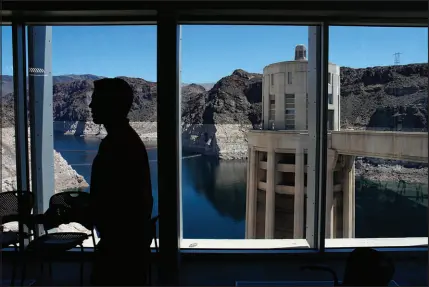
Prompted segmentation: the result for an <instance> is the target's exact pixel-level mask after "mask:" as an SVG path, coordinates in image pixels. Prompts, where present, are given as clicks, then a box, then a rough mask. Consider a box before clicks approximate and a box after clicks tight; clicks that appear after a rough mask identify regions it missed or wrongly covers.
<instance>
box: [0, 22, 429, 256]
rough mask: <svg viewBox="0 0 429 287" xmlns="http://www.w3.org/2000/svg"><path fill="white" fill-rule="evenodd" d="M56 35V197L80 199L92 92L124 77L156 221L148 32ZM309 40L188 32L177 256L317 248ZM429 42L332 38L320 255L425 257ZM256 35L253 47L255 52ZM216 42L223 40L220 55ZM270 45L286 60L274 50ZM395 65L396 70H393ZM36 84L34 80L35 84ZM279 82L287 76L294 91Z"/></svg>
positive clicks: (386, 33) (5, 105)
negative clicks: (341, 251)
mask: <svg viewBox="0 0 429 287" xmlns="http://www.w3.org/2000/svg"><path fill="white" fill-rule="evenodd" d="M2 29H3V30H2V32H3V33H2V48H3V49H2V59H3V61H2V70H3V72H5V73H8V72H7V71H10V74H12V70H11V67H12V52H11V51H12V49H11V44H7V43H8V42H7V41H9V43H11V40H10V39H9V37H10V38H11V36H10V35H11V34H10V33H9V32H8V29H10V27H4V28H3V27H2ZM52 31H53V32H52V33H53V37H52V39H53V41H52V53H51V54H49V57H52V58H51V59H52V75H53V77H52V99H53V100H52V109H53V110H52V116H53V117H52V119H53V131H54V132H53V148H54V179H55V185H54V187H53V192H61V191H65V190H83V191H85V192H89V190H90V184H91V182H90V179H91V164H92V161H93V159H94V157H95V155H96V153H97V150H98V147H99V145H100V142H101V140H102V139H103V138H104V137H105V136H106V130H105V129H104V128H103V127H102V126H99V125H97V124H95V123H94V122H93V120H92V118H91V114H90V112H89V107H88V104H89V103H90V101H91V95H92V91H93V82H94V80H96V79H101V78H103V77H121V78H122V79H124V80H125V81H127V82H128V83H129V84H130V85H131V87H132V88H133V91H134V94H135V100H134V102H133V105H132V109H131V112H130V114H129V115H128V116H129V119H130V122H131V125H132V127H133V128H134V129H135V130H136V132H137V133H138V135H139V136H140V137H141V138H142V140H143V141H144V142H145V144H146V147H147V148H148V152H149V161H150V168H151V179H152V188H153V195H154V211H153V214H154V215H155V214H157V213H158V208H157V203H158V200H157V184H158V181H157V180H158V176H157V154H156V148H157V118H156V107H157V84H156V70H157V68H156V55H157V54H156V53H157V51H156V50H157V46H156V27H155V26H102V27H97V26H90V27H84V26H78V27H73V26H67V27H65V26H55V27H53V28H52ZM308 31H309V27H303V26H296V27H295V26H279V27H274V26H219V25H216V26H208V25H207V26H197V25H190V26H182V42H181V43H182V49H181V52H182V55H181V57H182V58H181V68H182V74H181V80H182V82H181V83H180V84H181V99H182V102H181V109H182V110H181V123H180V124H181V128H182V150H183V154H182V159H181V161H182V189H181V190H182V194H181V204H182V210H181V211H182V212H181V214H179V216H180V217H181V221H180V222H181V228H182V232H181V234H182V238H181V248H215V249H228V248H231V249H240V248H247V249H258V248H268V249H269V248H292V247H293V248H309V247H310V246H313V245H314V244H313V243H314V242H312V239H310V238H316V237H317V234H313V233H314V231H315V230H316V228H315V226H316V225H317V224H318V222H317V221H316V219H317V216H316V214H317V212H318V211H317V210H316V209H317V206H316V205H315V204H313V203H315V201H314V199H315V198H316V192H318V191H316V190H315V188H314V186H313V185H314V182H315V181H314V179H315V174H316V172H318V171H319V167H320V166H316V164H317V161H315V160H314V159H315V158H316V154H315V152H314V150H313V149H312V148H311V146H310V145H309V142H311V141H312V139H313V138H316V137H312V135H314V134H315V131H314V130H313V129H314V127H315V126H316V124H315V122H318V121H319V119H316V117H315V114H316V113H314V111H315V108H314V107H315V104H314V103H315V102H316V99H317V98H316V97H320V96H321V94H320V92H321V91H319V89H318V88H315V87H316V84H317V83H318V82H317V79H316V78H317V77H318V76H321V75H320V74H317V73H318V72H317V69H316V68H314V67H316V66H318V65H316V64H315V62H316V60H315V57H316V55H320V54H321V53H316V49H320V48H321V47H317V46H316V43H318V42H317V41H315V40H314V39H316V38H317V37H315V36H314V35H312V34H311V35H310V34H309V32H308ZM427 32H428V31H427V28H369V27H330V36H329V39H330V42H329V75H326V76H327V77H326V83H324V84H326V86H328V99H327V100H328V101H329V104H330V105H329V108H328V109H329V110H328V111H325V112H327V120H328V121H327V125H328V126H327V127H328V130H330V132H329V134H328V143H329V148H328V150H327V162H322V164H326V165H327V180H326V199H325V200H326V214H325V219H326V221H324V222H321V223H322V224H324V225H325V236H326V239H327V240H326V242H325V243H326V247H343V246H351V245H359V244H360V242H361V241H359V240H360V239H362V242H367V241H365V240H366V239H368V238H372V239H374V240H373V241H372V242H373V244H374V245H377V246H389V245H390V246H391V245H405V246H409V245H424V244H427V216H426V214H427V204H428V191H427V190H428V182H427V176H428V174H427V168H428V167H427V152H426V153H425V149H426V145H427V121H426V119H427V81H428V68H427ZM8 33H9V34H8ZM255 33H257V34H258V35H260V36H261V37H262V39H260V41H258V43H256V44H255V41H254V35H255ZM8 35H9V36H8ZM216 35H217V36H216ZM291 35H293V37H291ZM350 35H353V37H351V36H350ZM390 35H396V36H392V37H390ZM397 35H402V36H403V37H404V39H407V41H401V43H402V42H407V43H414V44H413V45H411V46H410V45H402V44H398V42H397V41H395V42H394V43H393V42H392V43H390V42H389V41H390V40H389V41H386V39H394V38H395V37H396V38H397ZM214 37H215V38H216V39H221V40H219V41H217V42H215V43H214V42H213V41H211V39H213V38H214ZM279 39H281V40H280V41H281V42H280V43H279V42H278V41H279ZM310 39H312V40H310ZM392 41H393V40H392ZM273 42H276V43H278V45H276V47H277V46H281V47H289V48H290V50H288V51H286V52H285V50H284V49H281V50H278V49H275V48H273V45H272V43H273ZM299 43H305V44H304V46H306V47H307V49H308V59H299V61H294V58H293V56H294V55H295V54H296V47H297V44H299ZM245 44H247V47H248V48H247V49H245V50H243V49H242V47H243V45H245ZM8 46H10V50H8ZM299 46H300V48H302V45H299ZM225 47H227V49H226V48H225ZM356 47H361V48H359V49H356ZM362 47H363V48H362ZM364 47H371V48H368V50H366V49H365V48H364ZM8 51H9V52H8ZM237 51H240V53H237ZM261 51H262V52H261ZM374 51H383V53H382V54H379V55H377V54H374ZM398 51H400V52H401V54H400V55H401V59H400V61H401V62H400V63H399V64H398V63H397V62H395V63H393V54H395V53H397V52H398ZM319 52H320V50H319ZM8 54H10V55H9V56H8ZM255 55H259V56H258V57H255ZM389 55H392V56H389ZM8 57H9V59H10V60H8ZM318 60H323V59H318ZM395 61H397V59H396V60H395ZM324 62H327V61H324ZM202 65H204V66H205V67H210V69H201V66H202ZM310 65H314V67H312V68H310V67H309V66H310ZM35 68H37V69H35ZM313 68H314V69H313ZM324 70H325V69H321V71H324ZM29 71H30V75H29V77H30V78H31V76H32V75H31V73H33V74H34V73H38V72H39V69H38V67H32V66H30V68H29ZM287 71H293V76H294V79H293V84H291V83H292V82H290V81H289V79H291V77H289V76H290V75H289V73H291V72H287ZM319 72H320V71H319ZM286 73H287V74H286ZM274 75H277V76H276V80H275V81H274ZM8 76H9V75H8V74H7V75H4V76H2V95H1V96H2V107H1V108H2V112H3V115H6V117H5V116H3V118H2V158H3V161H2V190H7V188H15V187H14V185H13V184H14V183H13V180H15V185H16V175H13V169H14V165H15V162H14V160H15V158H14V149H15V145H14V144H13V140H14V135H13V133H14V129H13V124H14V123H13V122H14V119H13V117H14V113H13V96H14V95H13V84H8V83H9V82H8V79H10V83H12V79H11V77H10V78H8ZM33 76H34V75H33ZM316 76H317V77H316ZM323 78H325V77H323ZM48 82H49V81H48ZM328 83H329V84H328ZM30 86H31V85H30ZM8 87H12V90H11V89H10V88H9V90H8ZM38 87H39V89H40V87H41V86H38ZM40 90H42V89H40ZM40 92H41V91H40ZM43 93H46V89H43ZM275 95H277V98H275ZM279 95H284V96H279ZM334 99H335V101H334ZM276 107H277V111H278V113H279V114H278V116H280V118H279V117H277V118H278V119H277V120H278V121H280V123H279V125H278V126H277V129H278V130H276V129H275V125H274V124H275V122H276ZM282 107H284V123H282V122H281V121H282V120H283V119H281V118H282V117H283V116H281V115H280V114H282V113H283V112H282ZM311 121H312V122H311ZM263 123H265V124H263ZM255 126H262V129H259V130H254V129H253V127H255ZM283 127H284V128H283ZM8 129H9V130H10V132H8V131H9V130H8ZM283 129H286V131H285V130H283ZM305 129H307V130H310V131H307V132H306V131H303V130H305ZM8 137H9V138H10V140H9V138H8ZM40 142H42V141H40ZM422 147H424V148H422ZM312 153H313V154H312ZM5 159H6V160H8V162H5ZM310 159H311V160H310ZM39 161H41V160H39ZM117 168H118V169H120V168H121V167H117ZM15 174H16V172H15ZM310 180H311V181H310ZM307 182H308V183H307ZM5 187H6V189H4V188H5ZM123 196H126V191H124V194H123ZM166 212H167V213H166V215H165V216H168V211H166ZM309 215H310V216H312V218H310V217H309ZM313 215H314V216H313ZM313 217H314V218H313ZM319 220H322V219H321V218H319ZM81 228H83V227H79V226H76V225H74V224H71V225H68V226H63V227H61V229H62V230H80V229H81ZM118 228H120V227H118ZM350 238H354V239H355V241H353V242H352V241H349V240H348V239H350ZM386 238H390V239H389V240H386ZM392 238H393V239H392ZM395 238H396V239H397V240H396V239H395ZM406 238H408V239H406ZM410 238H412V239H410ZM252 239H265V240H258V241H256V240H252ZM271 239H283V240H281V241H275V242H274V241H273V240H271ZM86 244H87V246H91V244H92V243H91V242H90V241H88V242H87V243H86ZM274 244H276V245H274ZM362 244H363V243H362Z"/></svg>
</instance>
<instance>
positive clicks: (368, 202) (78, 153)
mask: <svg viewBox="0 0 429 287" xmlns="http://www.w3.org/2000/svg"><path fill="white" fill-rule="evenodd" d="M99 144H100V139H99V138H96V137H85V138H84V137H76V136H69V135H63V134H58V133H56V134H55V137H54V148H55V149H56V150H57V151H58V152H60V153H61V155H62V156H63V157H64V158H65V159H66V160H67V162H68V163H69V164H70V165H71V166H72V167H73V168H74V169H75V170H76V171H77V172H78V173H79V174H80V175H82V176H83V177H84V178H85V180H86V181H87V182H88V183H90V179H91V164H92V161H93V159H94V157H95V155H96V153H97V150H98V146H99ZM147 148H148V155H149V161H150V168H151V179H152V188H153V196H154V214H156V213H157V212H158V206H157V204H158V173H157V151H156V147H155V146H147ZM119 168H121V167H118V169H119ZM166 180H168V179H166ZM358 186H361V183H360V182H359V179H358V178H357V179H356V187H358ZM415 189H416V188H415V186H413V185H412V184H408V185H407V189H406V192H405V194H401V195H399V194H398V193H397V192H396V183H394V182H389V183H388V185H387V189H386V186H385V185H383V186H379V185H377V184H376V183H372V184H369V185H365V187H364V188H361V189H359V190H356V208H355V210H356V211H355V212H356V232H355V235H356V237H366V238H371V237H426V236H427V234H428V227H427V226H428V221H427V206H428V203H427V185H425V186H423V192H424V194H425V195H426V197H425V199H424V200H423V201H418V200H415V198H414V197H415ZM123 192H124V193H125V192H126V190H124V191H123ZM182 207H183V212H182V214H183V237H184V238H190V239H200V238H201V239H244V237H245V214H246V161H245V160H232V161H218V160H216V159H213V158H209V157H205V156H202V155H199V154H189V153H183V157H182ZM291 220H293V219H292V218H291Z"/></svg>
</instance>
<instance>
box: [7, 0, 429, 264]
mask: <svg viewBox="0 0 429 287" xmlns="http://www.w3.org/2000/svg"><path fill="white" fill-rule="evenodd" d="M9 2H13V1H9ZM413 3H414V2H413ZM12 4H15V8H14V6H13V5H12V6H7V5H10V3H8V2H6V3H5V4H3V5H4V6H6V7H4V10H3V12H1V13H2V14H3V15H5V17H4V20H5V21H4V24H7V23H8V22H9V23H12V22H13V24H16V23H22V24H25V25H27V24H38V25H43V24H44V25H64V24H66V25H70V24H73V25H85V24H90V25H94V24H96V23H98V24H104V25H106V22H107V23H108V24H107V25H110V24H112V20H115V21H116V23H124V24H130V23H132V24H139V23H142V24H155V25H158V27H159V25H162V24H163V23H167V21H168V19H166V18H162V17H157V16H156V13H155V15H153V14H151V13H150V15H149V14H146V15H145V17H146V18H145V19H147V21H146V22H144V21H142V15H140V14H139V15H137V14H138V13H132V11H128V12H125V13H122V15H120V16H118V15H117V14H116V15H115V13H114V12H113V11H111V12H110V13H104V15H101V16H100V15H97V13H93V14H91V13H88V14H86V16H84V17H81V18H79V22H78V21H76V19H78V18H76V13H75V14H74V15H73V12H76V11H69V13H67V12H66V13H64V12H63V14H62V15H60V14H59V13H57V14H56V13H55V11H53V12H52V11H51V13H44V12H43V11H40V10H43V7H42V8H40V7H39V11H36V12H35V13H33V14H23V15H20V16H19V17H20V18H17V16H16V14H13V13H12V14H10V15H9V14H7V12H8V10H18V8H17V6H16V5H17V3H15V2H14V3H12ZM62 4H63V3H62ZM106 4H107V3H103V5H106ZM247 4H248V5H251V4H250V3H247ZM287 4H288V5H290V4H289V3H287ZM371 4H373V3H371ZM20 5H22V3H20ZM71 5H74V4H71ZM85 5H88V4H85ZM90 5H93V4H90ZM110 5H111V4H109V7H110ZM120 5H123V4H120ZM127 5H129V4H127ZM153 5H155V4H153ZM163 5H166V4H163ZM193 5H198V4H195V3H194V4H193ZM225 5H226V4H225ZM361 5H365V4H362V3H359V6H361ZM22 6H26V5H22ZM54 6H55V4H54ZM299 6H300V7H301V8H300V9H304V8H303V7H302V5H299ZM392 6H394V7H396V6H395V4H392V5H390V7H387V8H386V9H391V10H392V11H393V10H394V11H393V12H392V11H389V13H387V12H386V13H385V11H383V10H381V12H380V11H378V10H377V11H373V10H372V9H373V8H374V7H375V5H371V9H368V10H365V9H364V10H365V12H366V13H369V14H370V15H372V16H369V17H362V16H365V14H364V15H360V16H359V13H364V12H356V13H355V15H353V16H352V17H351V16H350V15H348V16H346V17H341V16H340V17H334V16H329V15H325V14H324V15H322V16H317V17H316V16H311V15H304V16H295V18H289V19H290V20H291V22H285V21H284V17H285V15H291V16H293V15H294V14H295V12H296V11H292V12H291V11H289V12H290V13H289V14H288V11H287V10H286V9H287V8H285V9H284V10H285V11H280V12H281V13H280V14H276V15H277V16H275V17H273V15H268V16H267V15H265V16H260V17H259V18H258V20H256V21H255V20H254V21H253V22H252V24H255V23H258V24H260V25H261V24H278V25H285V24H291V25H296V24H299V25H315V24H323V25H325V29H326V28H327V29H329V26H337V25H338V26H339V25H342V26H343V25H350V26H352V25H353V26H359V25H364V26H377V27H379V26H403V27H410V26H411V27H427V15H426V12H425V11H424V10H422V9H420V8H418V9H415V10H414V13H411V15H410V14H408V16H406V17H405V16H404V17H399V16H398V15H397V14H395V13H394V12H395V11H396V10H397V11H401V9H403V7H408V8H409V7H410V6H412V5H406V6H403V5H402V6H401V7H402V8H399V7H398V8H392ZM415 6H418V4H415ZM11 7H12V8H11ZM357 7H358V6H356V7H355V9H356V10H357ZM118 8H119V10H121V9H124V6H122V7H120V6H118V7H117V8H116V9H118ZM150 8H152V6H151V5H149V9H150ZM201 8H203V7H201ZM426 8H427V6H426ZM154 9H155V10H156V8H154ZM158 9H159V8H158ZM165 9H167V8H165ZM172 9H173V11H174V8H172ZM183 9H184V10H185V8H183ZM46 10H49V9H46ZM54 10H55V9H54ZM57 10H58V11H60V10H61V8H57ZM70 10H72V9H70ZM82 10H84V8H82ZM202 10H203V12H204V9H202ZM418 10H420V11H422V12H423V14H419V13H418V12H417V11H418ZM362 11H363V10H362ZM368 11H371V12H368ZM95 12H97V11H95ZM169 12H172V11H169ZM206 12H207V11H206ZM282 12H283V13H282ZM4 13H5V14H4ZM253 13H254V16H256V15H258V14H259V13H255V12H253ZM273 13H274V12H273ZM66 14H67V16H65V15H66ZM101 14H102V13H101ZM161 14H162V13H161ZM236 14H237V15H236ZM274 14H275V13H274ZM304 14H305V13H304ZM136 15H137V16H136ZM169 15H170V16H171V15H173V16H174V23H175V25H183V24H189V23H191V24H195V23H200V24H214V23H215V21H214V20H213V21H210V19H216V17H217V20H218V21H217V22H216V23H215V24H231V23H237V22H238V23H239V24H244V23H248V21H249V20H245V19H249V18H250V17H251V16H250V17H249V16H248V15H247V16H246V17H245V18H244V19H243V15H238V12H237V13H234V12H233V13H231V14H230V15H228V13H226V15H225V14H224V13H222V12H221V10H219V11H210V13H209V16H207V15H204V13H198V11H197V12H195V11H194V12H191V11H188V12H186V11H185V12H184V11H180V12H179V10H177V11H175V12H173V13H170V14H169ZM202 15H204V16H202ZM158 16H159V15H158ZM121 21H122V22H121ZM240 21H242V22H240ZM109 23H110V24H109ZM171 25H174V24H173V23H172V22H169V25H167V26H169V27H170V33H171V28H172V26H171ZM163 35H164V36H165V37H159V38H158V43H160V39H164V40H168V38H169V37H168V36H167V35H168V32H165V34H163ZM170 35H172V34H170ZM170 37H172V36H170ZM171 39H172V38H170V40H171ZM325 42H326V41H325ZM324 47H325V48H328V43H324ZM157 51H158V56H159V54H162V55H165V56H166V57H168V55H170V56H171V55H172V54H173V53H175V52H174V51H173V50H172V49H168V48H166V46H165V45H163V47H160V46H159V45H158V47H157ZM160 52H162V53H160ZM176 52H177V51H176ZM324 61H326V62H327V57H325V59H324ZM158 63H159V62H158ZM173 66H174V67H172V68H170V69H168V70H165V71H164V72H160V71H158V75H160V74H163V75H164V76H165V78H166V79H168V78H169V79H174V78H176V79H177V78H179V77H180V76H179V75H176V76H175V77H173V73H174V72H177V70H176V69H177V67H180V63H179V64H178V65H173ZM167 75H169V76H167ZM325 75H326V73H325ZM325 79H326V77H325ZM14 81H15V79H14ZM327 85H328V84H327V80H325V81H324V83H323V88H324V92H323V93H322V94H323V95H324V97H325V101H322V103H323V102H325V103H326V104H327V101H326V96H327V90H326V89H325V88H327ZM174 94H175V95H176V100H177V99H180V91H179V89H178V88H175V89H174ZM167 106H168V105H166V106H162V105H161V106H160V105H159V107H160V108H161V109H164V108H166V109H168V107H167ZM319 107H320V105H319ZM178 108H180V101H179V103H177V102H176V105H175V107H174V109H176V111H177V109H178ZM173 131H174V133H176V132H177V130H176V127H173V126H171V125H170V126H168V127H167V126H166V128H165V130H163V131H161V133H165V134H164V135H165V137H168V135H169V136H171V137H172V138H173V139H174V140H175V141H179V140H180V139H179V138H180V137H177V134H176V136H173V134H172V133H173ZM325 135H326V132H325V133H323V132H322V134H320V133H319V136H323V137H324V136H325ZM167 155H168V156H171V155H177V154H176V153H175V151H174V150H168V151H167V153H166V154H165V156H166V157H167ZM322 157H323V156H322ZM175 161H178V160H175ZM323 162H325V163H326V159H325V160H322V161H321V162H320V164H319V165H318V166H317V169H320V167H321V166H323ZM162 173H163V172H162ZM322 173H323V172H322ZM174 174H178V173H177V172H174ZM325 176H326V172H325ZM180 188H181V186H176V189H178V190H180ZM322 195H323V193H322ZM179 197H180V196H177V195H176V199H177V200H178V201H180V200H181V199H180V198H179ZM322 198H323V197H322ZM164 204H165V203H164V202H163V200H160V206H164ZM177 204H178V207H177V206H176V208H174V209H173V210H179V211H180V205H181V203H179V202H178V203H177ZM163 208H164V207H163ZM165 208H166V209H165V210H166V215H165V216H166V217H165V218H168V217H169V216H167V214H169V215H172V218H170V219H165V218H163V219H160V221H161V224H160V227H161V226H162V224H165V225H164V226H165V229H164V228H162V227H161V229H163V230H165V231H164V232H165V233H164V232H163V236H161V234H160V241H162V242H163V243H161V244H162V245H163V246H166V245H164V243H165V244H167V245H168V246H169V247H164V248H162V247H161V248H160V250H165V253H163V252H162V251H161V253H162V254H163V255H162V258H163V260H167V259H174V258H176V256H173V255H172V254H176V255H177V254H179V253H184V254H185V253H190V254H195V253H201V254H203V253H204V254H207V253H209V254H210V253H214V254H219V253H229V254H231V253H234V251H233V250H206V251H203V250H199V249H194V250H189V249H184V248H180V244H179V243H178V240H177V239H175V238H174V236H173V237H169V236H168V235H173V234H176V233H175V231H174V230H173V229H174V222H176V223H177V222H179V220H180V217H181V216H180V215H179V214H177V213H176V214H174V213H173V212H169V211H168V210H167V206H165ZM321 215H322V216H323V213H322V214H321ZM180 225H181V224H180ZM322 225H323V224H322ZM164 236H165V237H164ZM320 239H321V240H323V242H324V238H320ZM174 242H176V243H174ZM377 249H380V250H385V251H386V250H390V251H395V252H396V251H398V252H400V251H416V252H417V253H418V254H421V252H420V251H423V252H427V250H428V247H427V245H426V246H425V247H421V248H416V247H394V246H389V247H384V248H377ZM346 251H350V249H349V248H333V249H325V248H323V243H322V246H319V247H318V248H316V249H308V250H307V249H306V250H256V249H253V250H244V251H237V253H254V254H261V252H262V253H264V254H267V255H268V254H270V256H272V254H273V253H276V254H291V253H292V254H297V253H299V254H302V255H304V254H306V253H317V254H319V253H320V252H322V253H323V252H325V253H328V254H333V253H338V252H346ZM176 259H177V258H176ZM170 270H172V269H170Z"/></svg>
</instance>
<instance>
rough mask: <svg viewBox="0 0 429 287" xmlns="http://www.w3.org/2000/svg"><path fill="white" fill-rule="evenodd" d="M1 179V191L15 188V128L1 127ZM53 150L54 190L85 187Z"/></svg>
mask: <svg viewBox="0 0 429 287" xmlns="http://www.w3.org/2000/svg"><path fill="white" fill-rule="evenodd" d="M1 148H2V150H1V156H2V162H1V181H2V186H1V187H2V191H12V190H16V188H17V185H16V153H15V150H16V149H15V130H14V129H13V128H2V129H1ZM53 152H54V171H55V175H54V176H55V179H54V180H55V192H60V191H63V190H66V189H72V188H73V189H75V188H85V187H88V183H87V182H86V181H85V179H84V178H83V177H82V176H81V175H79V174H77V172H76V171H75V170H74V169H73V168H72V167H71V166H70V165H69V164H68V163H67V161H66V160H65V159H64V158H63V157H62V156H61V154H60V153H58V152H56V151H53Z"/></svg>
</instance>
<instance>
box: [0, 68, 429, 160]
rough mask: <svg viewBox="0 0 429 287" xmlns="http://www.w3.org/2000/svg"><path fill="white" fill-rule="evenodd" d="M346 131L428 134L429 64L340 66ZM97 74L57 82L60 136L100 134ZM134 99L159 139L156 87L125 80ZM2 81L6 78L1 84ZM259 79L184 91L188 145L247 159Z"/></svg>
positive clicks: (241, 74) (237, 74)
mask: <svg viewBox="0 0 429 287" xmlns="http://www.w3.org/2000/svg"><path fill="white" fill-rule="evenodd" d="M340 77H341V125H342V128H353V129H379V130H397V129H400V130H413V131H427V128H428V123H427V116H428V114H427V108H428V104H427V93H428V90H427V87H428V65H427V64H411V65H403V66H386V67H371V68H365V69H353V68H341V75H340ZM97 78H100V77H97V76H93V75H82V76H78V75H68V76H60V77H54V83H55V84H54V95H53V98H54V103H53V113H54V120H55V121H56V123H55V129H56V130H57V131H61V132H65V133H69V134H75V135H102V134H104V130H103V128H102V127H99V126H97V125H94V124H93V123H92V121H91V116H90V112H89V109H88V104H89V102H90V101H91V93H92V89H93V80H94V79H97ZM123 78H124V79H125V80H126V81H127V82H128V83H130V85H131V86H132V88H133V90H134V92H135V100H134V103H133V106H132V109H131V112H130V114H129V117H130V120H131V121H132V122H134V123H135V125H136V129H137V130H138V132H139V133H140V134H141V135H142V137H143V138H144V139H151V140H155V139H156V100H157V88H156V83H154V82H150V81H146V80H144V79H139V78H127V77H123ZM3 82H4V80H3ZM261 99H262V75H261V74H256V73H249V72H246V71H243V70H240V69H238V70H235V71H233V72H232V74H231V75H229V76H226V77H224V78H222V79H220V80H219V81H218V82H217V83H215V84H214V85H213V87H212V88H211V89H209V90H206V88H205V87H203V86H201V85H198V84H189V85H184V86H183V87H182V127H183V144H184V147H185V148H189V149H192V150H198V151H204V152H205V153H208V154H214V155H217V156H219V157H221V158H240V157H243V156H245V155H246V154H247V145H246V136H245V132H246V131H247V130H248V129H249V128H251V127H252V126H258V125H259V124H260V123H261V115H262V109H261V108H262V105H261ZM12 109H13V94H11V93H9V94H7V95H4V96H3V103H2V110H3V125H4V126H10V125H11V123H12V122H13V112H12V111H13V110H12Z"/></svg>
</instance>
